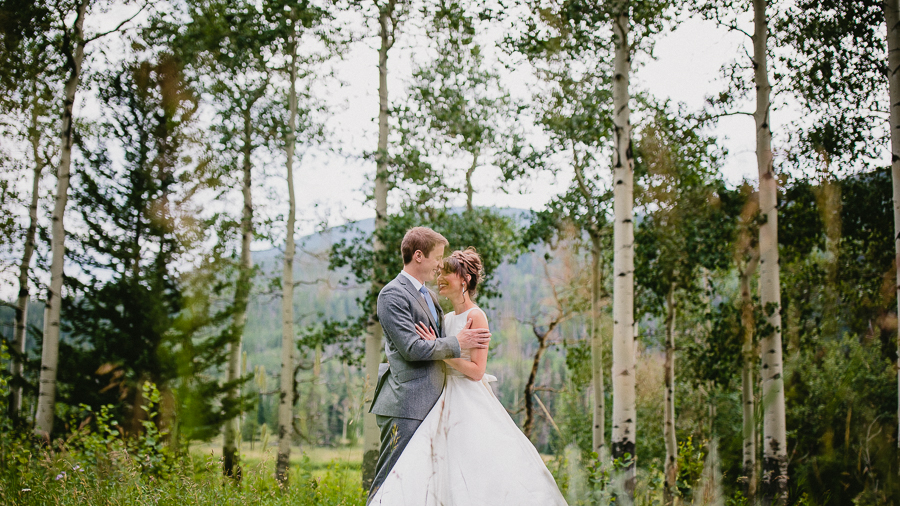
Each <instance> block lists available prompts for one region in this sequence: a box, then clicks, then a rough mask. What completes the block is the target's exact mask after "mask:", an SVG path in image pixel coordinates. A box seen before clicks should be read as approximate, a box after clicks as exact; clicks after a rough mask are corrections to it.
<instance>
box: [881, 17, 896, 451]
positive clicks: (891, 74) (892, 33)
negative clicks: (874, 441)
mask: <svg viewBox="0 0 900 506" xmlns="http://www.w3.org/2000/svg"><path fill="white" fill-rule="evenodd" d="M882 5H883V7H882V8H883V10H884V20H885V25H886V28H887V46H888V73H887V75H888V94H889V97H890V128H891V180H892V183H893V195H894V257H895V260H894V265H895V266H898V265H900V75H898V72H900V2H898V1H897V0H884V3H883V4H882ZM895 285H896V286H895V287H894V293H895V295H896V296H897V315H898V316H900V269H897V279H896V283H895ZM897 416H898V419H897V423H898V426H897V434H898V437H897V448H898V449H900V334H898V336H897Z"/></svg>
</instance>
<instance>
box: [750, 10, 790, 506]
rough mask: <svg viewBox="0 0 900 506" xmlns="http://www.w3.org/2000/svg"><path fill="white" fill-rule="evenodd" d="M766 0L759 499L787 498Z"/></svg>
mask: <svg viewBox="0 0 900 506" xmlns="http://www.w3.org/2000/svg"><path fill="white" fill-rule="evenodd" d="M766 3H767V2H766V0H754V1H753V24H754V27H755V30H754V34H753V64H754V65H753V68H754V82H755V84H756V111H755V113H754V115H753V116H754V120H755V122H756V159H757V168H758V170H759V207H760V214H761V215H762V216H764V217H765V218H764V219H763V220H762V223H761V224H760V227H759V298H760V306H761V309H762V311H763V313H764V316H765V318H766V322H767V324H768V326H767V328H766V329H765V331H763V332H761V334H762V335H761V336H760V338H761V339H760V346H761V354H762V362H761V373H760V375H761V378H760V379H761V380H762V402H763V475H762V484H763V492H762V493H763V501H764V502H766V503H767V504H771V503H774V502H777V503H779V504H780V503H784V502H785V501H786V500H787V490H788V489H787V479H788V475H787V430H786V424H785V408H784V377H783V364H782V350H781V283H780V274H779V267H778V207H777V204H778V178H777V176H776V175H775V167H774V164H773V159H772V131H771V129H770V118H769V112H770V102H769V100H770V99H769V94H770V92H771V86H770V85H769V74H768V54H767V45H766V41H767V38H768V20H767V18H766Z"/></svg>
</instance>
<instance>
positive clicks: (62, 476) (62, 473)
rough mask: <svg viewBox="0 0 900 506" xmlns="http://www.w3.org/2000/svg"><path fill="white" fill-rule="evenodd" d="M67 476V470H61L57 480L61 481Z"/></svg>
mask: <svg viewBox="0 0 900 506" xmlns="http://www.w3.org/2000/svg"><path fill="white" fill-rule="evenodd" d="M65 477H66V472H65V471H63V472H61V473H59V474H57V475H56V481H59V480H61V479H63V478H65Z"/></svg>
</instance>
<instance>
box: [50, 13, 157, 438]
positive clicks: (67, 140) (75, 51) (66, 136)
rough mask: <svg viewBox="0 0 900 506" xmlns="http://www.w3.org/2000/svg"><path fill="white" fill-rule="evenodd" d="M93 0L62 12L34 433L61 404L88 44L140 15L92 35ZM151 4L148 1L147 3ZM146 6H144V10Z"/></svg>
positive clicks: (51, 419)
mask: <svg viewBox="0 0 900 506" xmlns="http://www.w3.org/2000/svg"><path fill="white" fill-rule="evenodd" d="M90 4H91V0H79V1H77V2H75V3H73V4H62V5H60V6H59V7H60V8H59V10H58V11H57V14H59V15H60V16H61V19H59V22H60V23H61V24H62V25H63V27H62V45H61V50H62V57H63V60H64V65H63V68H64V69H65V71H66V74H67V77H66V83H65V87H64V93H63V101H62V103H63V107H62V122H61V129H60V148H59V163H58V165H57V169H56V180H57V186H56V196H55V202H54V206H53V214H52V218H51V220H52V224H51V236H50V237H51V238H50V286H49V287H48V292H47V304H46V307H45V309H44V336H43V343H42V349H41V373H40V380H39V385H38V403H37V412H36V414H35V417H34V433H35V434H36V435H38V436H40V437H44V438H48V437H49V436H50V433H51V432H52V431H53V414H54V405H55V403H56V372H57V366H58V363H59V330H60V309H61V305H62V298H61V297H62V285H63V275H64V273H63V267H64V262H65V254H66V253H65V250H66V245H65V243H66V229H65V225H64V223H63V218H64V217H65V213H66V204H67V202H68V198H69V177H70V171H71V166H72V143H73V129H74V120H75V117H74V114H73V109H74V107H75V96H76V93H77V91H78V85H79V83H80V82H81V72H82V64H83V63H84V51H85V48H86V46H87V44H88V43H90V42H92V41H94V40H97V39H99V38H101V37H105V36H106V35H109V34H111V33H116V32H118V30H119V29H121V28H122V27H123V26H124V25H125V24H126V23H128V22H130V21H131V20H133V19H134V18H135V16H137V13H135V14H134V15H133V16H131V17H129V18H128V19H126V20H124V21H123V22H121V23H120V24H119V25H118V26H116V27H115V28H113V29H112V30H110V31H108V32H103V33H98V34H96V35H93V36H91V37H86V36H85V33H84V21H85V17H86V16H87V11H88V7H89V6H90ZM145 5H146V4H145ZM141 10H142V9H141ZM73 12H74V14H75V19H74V20H73V21H72V24H71V25H65V23H66V19H65V17H66V16H67V15H69V14H71V13H73ZM138 13H140V10H139V11H138Z"/></svg>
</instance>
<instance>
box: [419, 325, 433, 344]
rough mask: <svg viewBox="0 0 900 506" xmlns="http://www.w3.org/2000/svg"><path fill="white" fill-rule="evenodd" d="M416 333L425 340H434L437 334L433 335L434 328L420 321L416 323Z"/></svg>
mask: <svg viewBox="0 0 900 506" xmlns="http://www.w3.org/2000/svg"><path fill="white" fill-rule="evenodd" d="M416 334H419V337H421V338H422V339H424V340H426V341H434V340H435V339H437V335H435V333H434V329H433V328H431V327H426V326H425V324H424V323H422V322H417V323H416Z"/></svg>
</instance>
